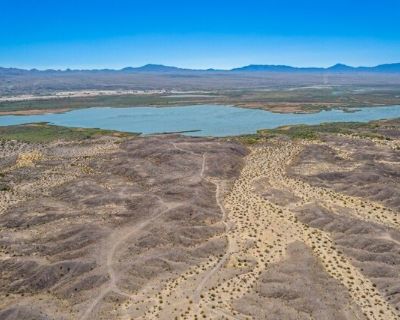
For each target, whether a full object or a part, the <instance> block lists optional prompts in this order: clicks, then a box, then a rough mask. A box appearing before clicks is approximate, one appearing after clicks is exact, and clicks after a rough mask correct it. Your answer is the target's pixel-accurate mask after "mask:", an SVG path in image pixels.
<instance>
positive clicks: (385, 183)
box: [0, 135, 400, 320]
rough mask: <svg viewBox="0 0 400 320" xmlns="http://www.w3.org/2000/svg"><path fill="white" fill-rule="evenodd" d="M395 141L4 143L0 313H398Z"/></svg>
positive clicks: (347, 316) (328, 316)
mask: <svg viewBox="0 0 400 320" xmlns="http://www.w3.org/2000/svg"><path fill="white" fill-rule="evenodd" d="M398 142H399V141H398V140H392V141H373V140H370V139H360V138H356V137H349V136H340V135H335V136H325V137H324V138H323V139H322V140H321V141H312V142H309V141H290V140H287V139H283V138H277V139H274V140H269V141H268V142H266V143H265V144H262V145H257V146H255V147H251V148H250V149H249V148H247V149H246V148H245V147H243V146H241V145H239V144H237V143H236V142H226V141H221V140H218V139H203V138H186V137H180V136H164V137H147V138H134V139H126V140H122V139H119V138H107V139H105V140H104V139H103V140H95V141H91V142H84V143H74V142H70V143H60V142H58V143H54V144H51V145H27V144H21V143H16V142H13V143H11V142H8V143H6V144H5V145H3V148H2V155H3V159H4V160H2V162H0V165H1V168H2V183H3V184H4V185H3V186H4V188H3V189H4V191H2V192H1V199H0V200H1V202H0V203H1V207H0V210H1V214H0V227H1V238H0V244H1V248H2V251H1V260H0V268H1V270H2V277H1V288H2V289H1V290H2V291H1V294H2V297H3V299H2V302H1V304H0V309H1V310H2V311H0V318H1V319H32V318H36V319H82V320H84V319H321V320H322V319H324V320H325V319H332V320H333V319H348V320H350V319H375V320H377V319H380V320H386V319H398V318H399V316H400V314H399V307H400V293H399V292H400V290H399V288H400V277H399V276H398V275H399V273H400V255H399V254H400V230H399V228H400V220H398V218H397V217H398V213H399V211H398V210H399V203H398V201H397V199H398V198H399V195H400V190H399V185H400V183H399V180H398V179H399V177H398V166H399V163H400V154H399V149H398ZM66 168H68V170H66ZM378 191H379V192H378Z"/></svg>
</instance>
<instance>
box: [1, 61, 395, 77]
mask: <svg viewBox="0 0 400 320" xmlns="http://www.w3.org/2000/svg"><path fill="white" fill-rule="evenodd" d="M95 72H101V73H107V72H109V73H115V72H122V73H190V72H202V73H204V72H229V73H231V72H278V73H279V72H280V73H293V72H296V73H301V72H303V73H315V72H323V73H356V72H358V73H361V72H368V73H370V72H377V73H400V63H391V64H381V65H377V66H374V67H351V66H348V65H345V64H340V63H338V64H335V65H333V66H331V67H328V68H319V67H291V66H286V65H268V64H258V65H257V64H251V65H248V66H244V67H240V68H234V69H230V70H218V69H184V68H178V67H174V66H165V65H162V64H147V65H144V66H142V67H126V68H123V69H120V70H115V69H95V70H71V69H66V70H54V69H48V70H37V69H31V70H26V69H18V68H2V67H0V76H2V75H3V76H4V75H29V74H31V75H34V74H43V73H46V74H53V73H95Z"/></svg>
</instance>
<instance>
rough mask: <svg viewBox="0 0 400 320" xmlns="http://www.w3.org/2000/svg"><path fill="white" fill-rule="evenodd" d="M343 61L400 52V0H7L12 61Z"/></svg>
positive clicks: (2, 4)
mask: <svg viewBox="0 0 400 320" xmlns="http://www.w3.org/2000/svg"><path fill="white" fill-rule="evenodd" d="M337 62H342V63H346V64H350V65H375V64H380V63H390V62H400V1H398V0H380V1H376V0H373V1H371V0H369V1H368V0H364V1H352V0H347V1H344V0H336V1H333V0H326V1H323V0H319V1H311V0H305V1H301V0H297V1H295V0H281V1H278V0H273V1H256V0H245V1H235V0H231V1H225V0H220V1H218V0H212V1H210V0H202V1H193V0H187V1H177V0H169V1H158V0H153V1H152V0H142V1H135V0H132V1H127V0H113V1H103V0H97V1H91V0H90V1H84V0H81V1H77V0H69V1H64V0H57V1H55V0H54V1H46V0H43V1H41V0H36V1H33V0H25V1H22V0H1V1H0V66H5V67H11V66H13V67H23V68H33V67H35V68H40V69H43V68H68V67H69V68H104V67H109V68H120V67H124V66H139V65H143V64H146V63H162V64H166V65H176V66H181V67H190V68H209V67H215V68H231V67H235V66H241V65H246V64H251V63H254V64H289V65H294V66H328V65H331V64H334V63H337Z"/></svg>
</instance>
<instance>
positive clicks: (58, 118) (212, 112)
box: [0, 105, 400, 137]
mask: <svg viewBox="0 0 400 320" xmlns="http://www.w3.org/2000/svg"><path fill="white" fill-rule="evenodd" d="M399 117H400V106H386V107H368V108H367V107H365V108H360V109H357V110H356V111H354V112H344V111H342V110H337V109H334V110H330V111H321V112H318V113H313V114H295V113H286V114H280V113H272V112H269V111H264V110H258V109H245V108H237V107H233V106H221V105H196V106H186V107H162V108H156V107H131V108H111V107H110V108H103V107H102V108H88V109H78V110H73V111H69V112H65V113H58V114H42V115H29V116H0V126H6V125H16V124H24V123H33V122H49V123H51V124H55V125H59V126H67V127H83V128H102V129H111V130H119V131H127V132H138V133H143V134H154V133H166V132H183V131H186V133H185V134H187V135H191V136H216V137H223V136H231V135H240V134H249V133H255V132H256V131H257V130H258V129H266V128H276V127H279V126H283V125H293V124H319V123H322V122H337V121H345V122H347V121H363V122H366V121H371V120H378V119H393V118H399ZM189 131H190V132H189Z"/></svg>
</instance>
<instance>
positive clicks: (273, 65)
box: [0, 62, 400, 72]
mask: <svg viewBox="0 0 400 320" xmlns="http://www.w3.org/2000/svg"><path fill="white" fill-rule="evenodd" d="M396 64H400V62H387V63H382V64H374V65H368V66H367V65H358V66H353V65H348V64H345V63H341V62H338V63H335V64H332V65H330V66H326V67H323V66H293V65H288V64H263V63H251V64H247V65H242V66H238V67H233V68H214V67H209V68H191V67H178V66H175V65H168V64H162V63H147V64H143V65H138V66H133V65H127V66H125V67H114V68H112V67H102V68H101V67H93V68H90V67H82V68H71V67H64V68H46V69H44V68H43V69H42V68H35V67H33V68H24V67H15V66H0V69H16V70H22V71H38V72H43V71H62V72H68V71H106V70H108V71H123V70H125V69H141V68H144V67H165V68H174V69H178V70H183V71H184V70H189V71H234V70H235V69H241V68H245V67H251V66H264V67H289V68H293V69H325V70H326V69H330V68H333V67H335V66H342V67H349V68H353V69H357V68H376V67H379V66H384V65H396Z"/></svg>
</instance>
